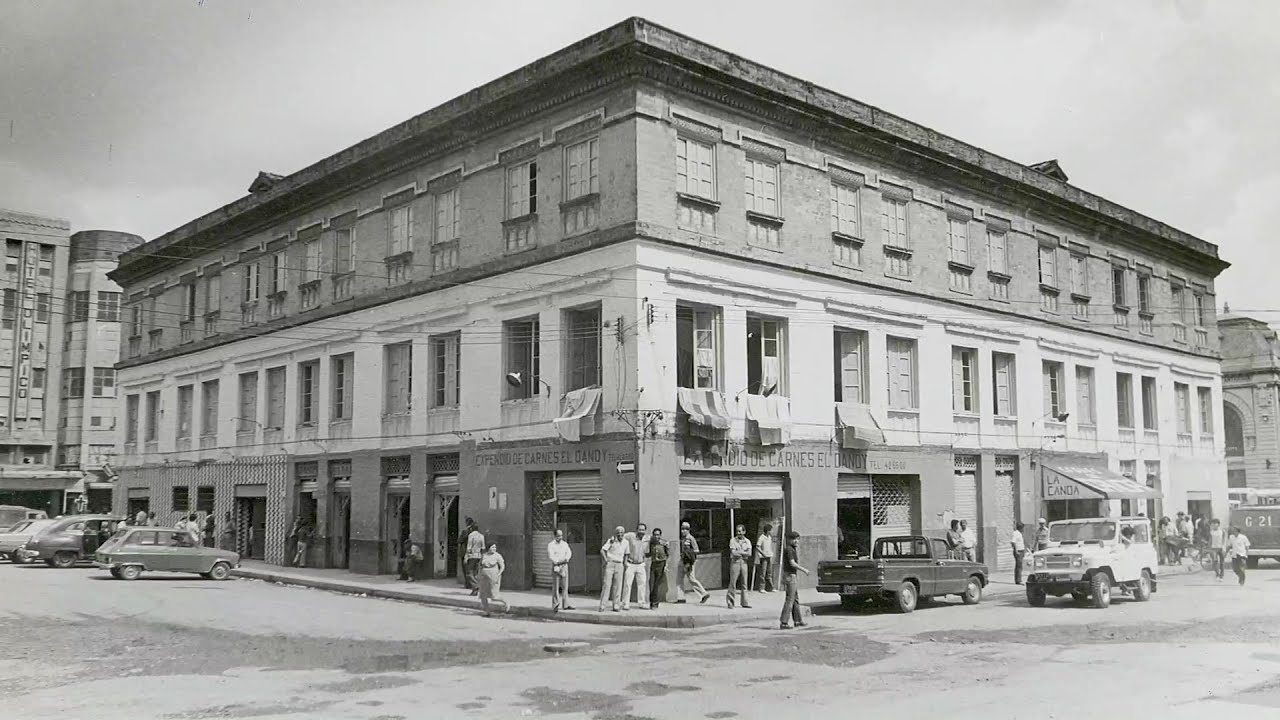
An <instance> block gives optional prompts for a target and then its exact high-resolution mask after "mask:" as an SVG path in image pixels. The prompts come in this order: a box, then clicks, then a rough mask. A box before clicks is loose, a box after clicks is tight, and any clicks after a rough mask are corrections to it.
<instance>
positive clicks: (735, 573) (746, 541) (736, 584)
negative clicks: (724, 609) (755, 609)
mask: <svg viewBox="0 0 1280 720" xmlns="http://www.w3.org/2000/svg"><path fill="white" fill-rule="evenodd" d="M749 562H751V539H750V538H748V537H747V528H746V527H745V526H743V525H739V526H738V527H737V528H735V529H734V536H733V539H732V540H730V541H729V592H727V593H725V603H726V604H727V605H728V606H729V609H730V610H732V609H733V592H734V591H735V590H737V591H738V595H739V597H740V598H741V600H742V607H744V608H749V607H751V606H750V605H748V604H747V563H749Z"/></svg>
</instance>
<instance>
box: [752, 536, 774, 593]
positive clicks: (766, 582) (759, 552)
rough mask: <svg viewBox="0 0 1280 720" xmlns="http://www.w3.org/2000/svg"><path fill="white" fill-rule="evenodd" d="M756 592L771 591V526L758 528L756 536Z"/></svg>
mask: <svg viewBox="0 0 1280 720" xmlns="http://www.w3.org/2000/svg"><path fill="white" fill-rule="evenodd" d="M754 589H755V591H756V592H773V526H772V525H765V526H764V527H762V528H760V537H759V538H756V575H755V585H754Z"/></svg>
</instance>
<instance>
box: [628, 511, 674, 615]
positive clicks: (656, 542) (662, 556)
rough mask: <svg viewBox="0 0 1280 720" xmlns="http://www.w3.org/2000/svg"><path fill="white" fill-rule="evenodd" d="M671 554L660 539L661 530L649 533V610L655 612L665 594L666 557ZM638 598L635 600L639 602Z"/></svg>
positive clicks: (665, 542) (664, 541) (667, 546)
mask: <svg viewBox="0 0 1280 720" xmlns="http://www.w3.org/2000/svg"><path fill="white" fill-rule="evenodd" d="M670 554H671V550H670V546H669V545H667V541H666V540H663V539H662V528H654V529H653V531H652V532H650V533H649V608H650V609H652V610H657V609H658V605H659V604H661V603H662V597H663V596H664V595H666V594H667V557H668V556H669V555H670ZM639 601H640V598H636V602H639Z"/></svg>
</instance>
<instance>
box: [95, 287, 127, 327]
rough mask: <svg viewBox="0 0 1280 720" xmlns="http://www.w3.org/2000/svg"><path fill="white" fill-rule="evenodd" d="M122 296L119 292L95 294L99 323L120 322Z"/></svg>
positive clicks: (99, 292)
mask: <svg viewBox="0 0 1280 720" xmlns="http://www.w3.org/2000/svg"><path fill="white" fill-rule="evenodd" d="M120 295H121V294H120V293H118V292H104V291H98V292H97V293H95V300H96V301H97V306H98V307H97V311H98V312H97V319H98V322H120Z"/></svg>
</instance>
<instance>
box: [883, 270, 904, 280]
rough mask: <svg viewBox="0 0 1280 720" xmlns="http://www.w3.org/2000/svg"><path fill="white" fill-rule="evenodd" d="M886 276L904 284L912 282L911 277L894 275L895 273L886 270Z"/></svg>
mask: <svg viewBox="0 0 1280 720" xmlns="http://www.w3.org/2000/svg"><path fill="white" fill-rule="evenodd" d="M884 276H885V277H887V278H889V279H890V280H901V281H902V282H911V276H910V275H894V274H893V273H891V272H889V271H887V270H886V271H885V273H884Z"/></svg>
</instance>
